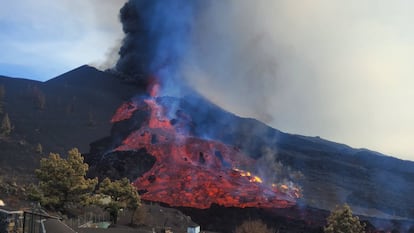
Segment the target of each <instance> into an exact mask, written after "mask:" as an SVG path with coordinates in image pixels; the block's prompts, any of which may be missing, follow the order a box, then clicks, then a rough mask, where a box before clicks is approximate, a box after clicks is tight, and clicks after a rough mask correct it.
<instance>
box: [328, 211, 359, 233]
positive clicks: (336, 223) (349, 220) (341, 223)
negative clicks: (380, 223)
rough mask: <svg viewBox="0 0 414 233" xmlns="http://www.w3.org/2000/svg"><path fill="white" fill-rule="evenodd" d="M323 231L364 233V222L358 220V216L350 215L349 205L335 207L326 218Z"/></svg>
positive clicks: (329, 232)
mask: <svg viewBox="0 0 414 233" xmlns="http://www.w3.org/2000/svg"><path fill="white" fill-rule="evenodd" d="M324 232H325V233H343V232H347V233H365V224H363V223H361V222H360V221H359V218H358V216H353V215H352V210H351V207H349V205H347V204H345V205H343V206H342V207H336V209H335V210H334V211H332V212H331V214H330V215H329V217H328V219H327V225H326V227H325V228H324Z"/></svg>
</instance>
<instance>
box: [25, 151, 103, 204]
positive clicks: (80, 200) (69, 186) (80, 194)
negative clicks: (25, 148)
mask: <svg viewBox="0 0 414 233" xmlns="http://www.w3.org/2000/svg"><path fill="white" fill-rule="evenodd" d="M87 171H88V165H87V164H86V163H84V162H83V157H82V156H81V154H80V153H79V151H78V149H76V148H74V149H71V150H70V151H69V152H68V158H67V159H63V158H61V157H60V155H59V154H54V153H50V155H49V158H43V159H41V161H40V168H39V169H36V171H35V172H36V177H37V178H38V179H39V183H38V185H37V187H36V189H32V192H31V195H30V196H31V198H32V199H34V200H38V201H39V202H40V203H41V204H42V205H43V206H45V207H49V208H52V209H56V210H63V211H64V210H65V209H66V208H67V207H71V206H78V205H86V204H89V203H90V200H91V199H90V197H91V193H92V191H93V190H94V189H95V187H96V184H97V183H98V180H97V179H96V178H95V179H86V178H85V176H86V173H87Z"/></svg>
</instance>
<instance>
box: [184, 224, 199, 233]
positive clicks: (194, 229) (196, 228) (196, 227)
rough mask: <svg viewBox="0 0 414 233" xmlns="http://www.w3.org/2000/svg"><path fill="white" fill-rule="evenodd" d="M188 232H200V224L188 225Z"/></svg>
mask: <svg viewBox="0 0 414 233" xmlns="http://www.w3.org/2000/svg"><path fill="white" fill-rule="evenodd" d="M187 233H200V226H199V225H196V224H194V225H190V226H188V227H187Z"/></svg>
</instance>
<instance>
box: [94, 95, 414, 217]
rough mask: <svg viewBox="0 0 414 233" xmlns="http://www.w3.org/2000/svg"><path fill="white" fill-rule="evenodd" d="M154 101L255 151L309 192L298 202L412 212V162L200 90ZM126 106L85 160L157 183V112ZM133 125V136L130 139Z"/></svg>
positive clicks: (264, 169)
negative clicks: (227, 103)
mask: <svg viewBox="0 0 414 233" xmlns="http://www.w3.org/2000/svg"><path fill="white" fill-rule="evenodd" d="M156 102H157V103H158V104H159V105H161V106H164V107H166V108H167V109H168V110H167V112H168V113H165V114H166V115H167V116H168V121H169V123H168V124H173V125H174V124H183V125H184V130H185V131H187V132H189V133H190V134H191V135H192V136H193V137H197V138H202V139H208V140H213V141H217V142H220V143H223V144H225V145H228V146H231V147H234V148H237V150H239V151H240V152H241V153H243V154H246V155H248V156H249V157H250V158H251V159H254V160H255V163H254V165H252V166H251V167H249V168H248V169H251V171H252V172H253V173H254V174H255V175H258V176H260V177H261V179H263V180H265V182H273V180H276V181H277V182H285V181H287V180H296V181H297V182H299V184H300V185H301V187H302V192H303V198H302V199H301V200H300V201H299V205H305V206H309V207H315V208H319V209H325V210H330V209H331V208H333V207H334V206H335V205H337V204H341V203H345V202H347V203H349V204H351V205H352V206H353V209H354V211H355V212H356V213H357V214H362V215H366V216H375V217H380V218H398V216H401V217H407V218H413V217H414V212H413V209H414V206H413V205H414V198H413V197H412V196H411V195H409V194H410V193H413V191H414V163H412V162H409V161H402V160H399V159H396V158H392V157H388V156H385V155H382V154H379V153H376V152H372V151H369V150H365V149H353V148H351V147H348V146H346V145H343V144H338V143H334V142H330V141H326V140H323V139H321V138H319V137H305V136H300V135H292V134H287V133H283V132H280V131H278V130H276V129H273V128H271V127H268V126H266V125H265V124H263V123H261V122H259V121H257V120H254V119H246V118H240V117H238V116H235V115H234V114H231V113H229V112H226V111H224V110H223V109H221V108H219V107H217V106H215V105H214V104H212V103H210V102H209V101H207V100H205V99H203V98H202V97H200V96H198V95H197V94H191V95H188V96H186V97H184V98H181V99H176V98H171V97H159V98H156ZM123 108H124V110H125V112H124V113H125V115H124V117H120V118H118V119H117V120H116V121H114V125H113V128H112V130H111V136H109V137H106V138H103V139H102V140H99V141H96V142H94V143H92V144H91V152H90V153H89V154H88V155H87V156H86V161H87V162H88V163H90V165H91V168H92V169H91V172H92V173H91V174H92V175H102V176H107V175H109V176H112V177H114V178H119V177H122V176H127V177H129V178H130V179H131V180H137V179H138V180H139V179H141V181H143V177H145V179H147V181H149V182H150V183H151V182H153V181H151V178H149V176H146V172H148V171H151V169H154V167H156V166H155V165H156V160H157V159H158V158H157V156H154V152H151V149H149V147H147V146H145V145H144V144H145V143H147V144H153V143H154V142H151V140H155V141H156V140H157V138H156V137H155V138H154V137H149V139H148V138H147V137H146V136H145V133H144V131H140V129H142V126H143V125H144V124H146V123H145V122H146V121H148V119H149V118H151V117H150V115H151V114H150V113H149V112H148V111H142V109H145V108H140V107H137V106H136V105H134V104H125V105H124V106H123V107H121V108H120V109H123ZM180 119H181V120H180ZM182 119H184V120H182ZM137 132H141V133H142V134H141V136H142V137H143V138H139V135H138V134H137ZM134 133H135V134H137V135H136V136H135V141H134V140H131V137H132V138H134V136H133V135H134ZM131 135H132V136H131ZM146 139H148V140H150V141H145V140H146ZM120 148H121V149H120ZM200 150H201V149H200ZM167 153H169V152H167ZM125 155H127V156H125ZM194 160H195V159H193V160H191V161H194ZM199 160H200V157H199ZM201 160H202V159H201ZM133 164H136V166H134V165H133ZM154 164H155V165H154ZM123 165H126V166H123ZM166 166H172V167H174V166H175V164H174V163H173V164H170V165H168V163H166ZM297 171H300V172H301V173H302V177H301V175H300V173H298V172H297ZM140 177H141V178H140ZM152 179H157V177H152ZM146 191H148V190H146ZM158 201H160V200H158ZM161 201H162V200H161ZM167 203H168V202H167ZM258 207H259V206H258Z"/></svg>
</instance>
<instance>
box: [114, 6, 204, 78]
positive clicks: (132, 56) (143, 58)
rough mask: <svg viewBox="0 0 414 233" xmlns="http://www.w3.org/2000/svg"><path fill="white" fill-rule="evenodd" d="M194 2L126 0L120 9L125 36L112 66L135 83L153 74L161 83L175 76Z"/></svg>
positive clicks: (189, 33)
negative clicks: (115, 61)
mask: <svg viewBox="0 0 414 233" xmlns="http://www.w3.org/2000/svg"><path fill="white" fill-rule="evenodd" d="M196 2H197V1H186V0H174V1H158V0H155V1H146V0H130V1H128V2H127V3H126V4H125V5H124V6H123V8H122V9H121V11H120V19H121V22H122V25H123V31H124V32H125V34H126V36H125V38H124V41H123V45H122V47H121V49H120V51H119V54H120V59H119V60H118V62H117V65H116V69H117V70H118V71H120V72H122V73H123V74H125V75H128V76H132V77H134V78H135V79H136V80H137V81H139V82H144V83H145V82H148V80H147V79H148V77H150V76H152V75H156V76H157V77H158V78H160V79H161V80H160V81H161V82H163V86H171V84H169V83H171V82H176V83H175V84H178V83H179V82H178V81H175V80H177V79H178V74H179V67H180V62H181V61H182V60H183V56H184V52H185V51H186V49H187V48H188V45H189V39H190V35H191V29H192V23H193V22H194V14H195V10H196V5H197V3H196Z"/></svg>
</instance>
